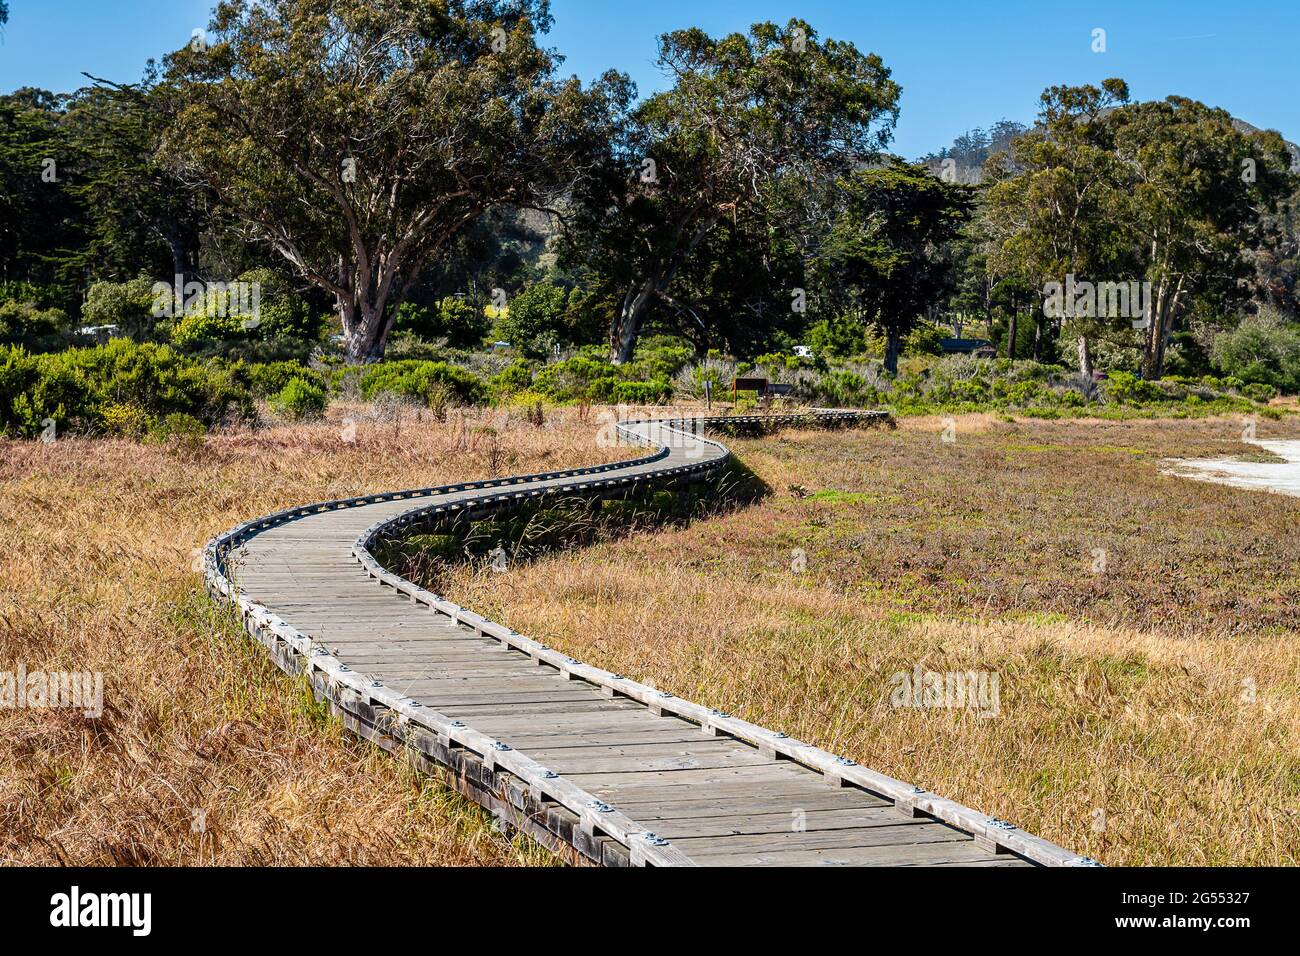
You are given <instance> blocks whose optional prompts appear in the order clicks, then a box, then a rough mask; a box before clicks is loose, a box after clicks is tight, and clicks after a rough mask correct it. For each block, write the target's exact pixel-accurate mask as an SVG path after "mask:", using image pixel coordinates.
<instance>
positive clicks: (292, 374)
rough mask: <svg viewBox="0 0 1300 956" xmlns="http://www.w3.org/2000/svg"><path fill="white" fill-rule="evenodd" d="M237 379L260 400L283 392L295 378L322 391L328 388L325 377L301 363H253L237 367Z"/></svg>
mask: <svg viewBox="0 0 1300 956" xmlns="http://www.w3.org/2000/svg"><path fill="white" fill-rule="evenodd" d="M235 377H236V379H237V380H238V381H240V382H241V383H242V384H244V385H245V386H246V387H247V388H248V389H249V391H251V392H252V393H253V394H254V395H257V396H258V397H260V398H267V397H269V396H271V395H275V394H277V393H279V392H281V391H283V390H284V387H285V386H286V385H288V384H289V382H290V381H292V380H293V379H295V378H299V379H302V380H303V381H305V382H310V383H311V384H312V385H314V386H316V387H317V388H319V389H320V390H321V391H325V390H326V389H327V387H328V386H327V384H326V382H325V376H323V375H321V374H320V373H319V372H314V371H312V370H311V369H309V368H308V367H307V366H305V365H303V364H302V363H301V362H253V363H249V364H247V365H240V366H236V368H235Z"/></svg>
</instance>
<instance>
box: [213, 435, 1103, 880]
mask: <svg viewBox="0 0 1300 956" xmlns="http://www.w3.org/2000/svg"><path fill="white" fill-rule="evenodd" d="M814 418H815V420H816V422H817V423H818V424H825V425H854V424H870V423H874V422H876V421H877V420H878V419H879V418H880V416H879V415H878V414H876V413H858V412H817V413H815V416H814ZM808 423H809V418H808V416H786V417H767V418H759V417H731V418H728V419H725V420H723V419H687V420H680V419H678V420H665V421H643V422H625V423H622V424H620V425H619V430H620V432H621V433H622V435H623V436H624V437H626V438H628V439H630V440H632V441H635V442H639V443H642V444H646V445H649V446H651V447H653V448H655V449H656V450H655V451H654V452H653V453H652V454H648V455H645V456H643V457H640V458H636V459H632V460H630V461H624V462H617V463H613V464H606V465H600V466H597V467H594V468H586V469H578V470H569V471H562V472H551V473H546V474H537V475H526V476H517V477H511V478H503V479H494V480H491V481H484V482H471V483H465V484H457V485H449V486H444V487H440V488H426V489H417V490H410V491H400V492H393V493H389V494H383V495H373V496H365V497H360V498H350V499H344V500H339V501H330V502H323V503H319V504H312V505H307V506H303V507H300V508H293V509H289V510H287V511H283V512H278V513H276V514H272V515H268V516H266V517H263V518H259V519H257V520H255V521H252V522H249V523H247V524H244V525H241V526H239V527H237V528H235V529H233V530H231V531H230V532H227V533H226V534H224V535H222V536H221V537H219V538H217V539H214V541H212V542H211V543H210V544H209V546H208V548H207V550H206V553H205V557H204V567H205V576H206V578H207V582H208V587H209V590H210V591H211V593H213V594H214V595H215V596H219V597H221V598H223V599H225V600H227V601H229V602H230V603H231V604H232V605H233V606H234V607H235V608H236V609H237V610H238V613H239V615H240V617H241V619H242V621H243V624H244V627H245V629H246V630H247V631H248V632H249V633H250V634H251V635H253V636H254V637H256V638H257V639H258V640H259V641H261V642H262V643H263V644H264V645H265V646H266V648H267V649H268V650H269V651H270V652H271V654H272V655H273V657H274V658H275V660H276V662H277V663H278V664H279V665H280V666H281V667H282V668H284V669H285V670H287V671H289V672H292V673H300V672H305V673H306V675H307V677H308V679H309V680H310V681H311V684H312V686H313V688H314V690H315V692H316V693H317V695H318V696H320V697H321V698H324V699H328V700H329V701H330V703H331V706H332V708H333V709H334V711H335V712H336V713H337V714H338V715H339V716H341V717H342V719H343V721H344V722H345V724H346V725H347V726H348V727H349V728H350V729H351V730H353V731H355V732H356V733H358V734H360V735H362V736H364V737H366V738H368V739H370V740H372V741H374V742H376V743H377V744H379V745H380V746H382V747H384V748H386V749H389V750H391V751H395V752H401V753H404V754H405V755H406V756H407V757H408V758H409V759H411V760H412V761H413V762H415V763H416V764H417V765H419V766H421V767H423V768H425V769H429V770H435V769H438V768H444V769H449V770H450V771H452V776H453V778H454V780H453V782H454V785H455V786H456V788H457V789H458V790H460V791H461V792H462V793H464V794H466V795H467V796H469V797H471V798H472V799H474V800H476V801H477V802H479V803H481V804H482V805H484V806H486V807H488V808H489V809H490V810H492V811H493V812H494V813H495V814H496V815H497V816H498V818H500V819H501V820H502V822H503V824H505V825H507V826H509V827H514V828H517V829H520V830H522V831H524V832H526V833H528V834H529V835H530V836H532V837H533V838H535V839H536V840H538V841H539V842H540V843H542V844H543V845H545V846H547V847H549V848H550V849H552V850H555V851H556V852H558V853H560V854H561V855H563V856H565V857H566V858H569V859H571V860H574V861H589V862H595V863H600V864H605V865H628V864H631V865H656V866H663V865H696V864H705V865H707V864H717V865H763V864H778V865H779V864H807V865H818V864H830V865H936V866H953V865H969V866H1025V865H1034V864H1038V865H1090V864H1091V863H1092V861H1091V860H1088V859H1087V858H1084V857H1081V856H1079V855H1077V854H1074V853H1071V852H1069V851H1066V850H1064V849H1062V848H1060V847H1058V846H1056V845H1054V844H1051V843H1049V842H1047V841H1045V840H1042V839H1039V838H1037V837H1034V836H1032V835H1031V834H1028V833H1025V832H1023V831H1021V830H1019V829H1018V828H1017V827H1015V826H1014V825H1012V824H1010V823H1008V822H1006V821H1002V820H998V819H995V818H993V817H989V816H987V815H985V814H981V813H979V812H977V811H975V810H972V809H970V808H968V807H965V806H962V805H960V804H957V803H955V802H953V801H950V800H946V799H944V798H942V797H939V796H936V795H934V794H931V793H928V792H925V791H923V790H921V789H920V788H918V787H914V786H911V785H909V784H906V783H904V782H902V781H899V780H895V779H893V778H890V777H887V776H884V775H882V774H879V773H876V772H874V771H872V770H870V769H868V768H866V767H862V766H859V765H857V764H855V763H854V762H853V761H851V760H846V759H844V758H839V757H836V756H835V755H834V754H831V753H828V752H826V751H824V750H821V749H818V748H816V747H813V746H810V745H808V744H804V743H802V742H800V741H797V740H794V739H792V738H790V737H787V736H786V735H785V734H782V733H780V732H779V731H773V730H769V729H767V728H764V727H760V726H757V725H755V724H751V723H748V722H746V721H743V720H739V719H737V718H734V717H732V716H730V715H729V714H726V713H721V712H718V711H716V710H710V709H708V708H705V707H702V706H700V705H698V704H694V703H692V702H690V701H687V700H683V699H680V698H677V697H674V696H673V695H671V694H669V693H667V692H662V691H658V690H656V689H654V688H652V687H649V686H646V685H644V684H639V683H636V682H633V681H630V680H626V679H625V678H623V677H621V676H620V675H618V674H614V673H611V672H609V671H605V670H602V669H600V668H595V667H591V666H587V665H584V664H582V663H581V662H579V661H577V660H576V659H574V658H571V657H567V656H565V655H563V654H560V653H559V652H556V651H554V650H553V649H551V648H549V647H547V646H545V645H543V644H541V643H539V642H536V641H533V640H531V639H529V638H527V637H525V636H523V635H521V634H518V633H516V632H514V631H512V630H510V629H509V628H506V627H504V626H502V625H499V624H496V623H494V622H491V621H488V620H486V619H484V618H483V617H481V616H479V615H477V614H475V613H474V612H472V611H470V610H468V609H465V608H462V607H460V606H458V605H456V604H454V603H452V602H450V601H446V600H444V599H442V598H441V597H439V596H438V595H435V594H432V593H430V592H428V591H425V590H423V589H421V588H419V587H417V586H416V585H414V584H412V583H410V582H409V581H406V580H405V579H403V578H400V577H398V576H397V575H395V574H392V573H391V572H389V571H388V570H386V569H385V568H383V567H382V566H380V565H379V564H378V562H377V561H376V560H375V559H374V557H373V556H372V555H371V549H372V547H373V546H374V545H375V543H376V542H377V541H378V540H380V539H381V538H389V537H394V536H400V535H401V534H402V533H403V530H404V529H409V528H412V527H415V526H417V525H419V524H420V523H421V522H428V521H430V520H437V519H439V518H442V517H449V516H452V515H455V514H458V513H468V514H470V515H472V516H475V517H478V516H482V515H487V514H498V513H502V512H506V513H509V512H511V511H516V510H519V509H521V508H524V507H528V506H531V505H533V504H536V503H537V502H538V501H539V500H541V499H543V498H544V497H546V496H553V495H557V494H560V493H563V494H564V495H566V496H573V495H578V496H590V497H618V496H625V495H628V494H630V493H633V492H634V491H636V490H638V489H644V488H646V487H655V488H659V487H665V486H671V485H674V484H680V483H684V482H689V481H692V480H698V479H700V478H707V477H711V476H715V475H717V474H718V473H719V471H720V470H721V469H722V468H723V467H724V466H725V465H726V463H727V460H728V458H729V452H728V451H727V449H726V448H725V447H724V446H723V445H721V444H720V443H718V442H716V441H713V440H711V439H708V438H705V437H703V435H702V434H700V432H701V431H702V430H703V429H705V428H708V427H711V426H721V425H723V424H725V425H726V426H728V427H733V428H734V427H737V426H739V427H760V428H771V427H779V426H781V425H786V424H791V425H793V424H805V425H806V424H808Z"/></svg>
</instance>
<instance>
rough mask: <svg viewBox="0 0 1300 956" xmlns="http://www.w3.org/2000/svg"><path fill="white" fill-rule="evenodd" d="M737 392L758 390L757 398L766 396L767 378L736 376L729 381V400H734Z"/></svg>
mask: <svg viewBox="0 0 1300 956" xmlns="http://www.w3.org/2000/svg"><path fill="white" fill-rule="evenodd" d="M737 392H758V397H759V398H765V397H766V396H767V379H765V378H737V379H736V380H735V381H733V382H732V383H731V400H732V401H733V402H734V401H735V400H736V393H737Z"/></svg>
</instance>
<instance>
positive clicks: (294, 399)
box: [271, 378, 329, 421]
mask: <svg viewBox="0 0 1300 956" xmlns="http://www.w3.org/2000/svg"><path fill="white" fill-rule="evenodd" d="M328 404H329V398H328V397H327V396H326V394H325V390H324V389H323V388H321V387H320V386H319V385H316V384H314V383H313V382H309V381H307V379H305V378H292V379H290V380H289V382H288V384H287V385H285V386H284V388H282V389H281V390H280V391H279V392H278V393H277V394H276V395H274V396H272V398H271V407H272V408H274V409H275V410H276V412H278V413H279V414H280V415H282V416H284V417H285V418H287V419H289V420H290V421H304V420H307V419H314V418H320V417H321V416H322V415H324V414H325V408H326V406H327V405H328Z"/></svg>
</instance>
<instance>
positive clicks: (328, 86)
mask: <svg viewBox="0 0 1300 956" xmlns="http://www.w3.org/2000/svg"><path fill="white" fill-rule="evenodd" d="M549 24H550V14H549V10H548V7H547V4H546V2H545V0H527V2H518V0H331V2H328V3H324V2H319V0H269V2H266V3H252V2H249V0H224V2H222V3H221V4H220V5H219V6H218V7H217V10H216V13H215V15H214V17H213V20H212V24H211V28H210V31H209V34H208V35H207V37H204V38H199V40H197V41H196V42H195V43H193V44H191V45H190V46H188V47H186V48H185V49H183V50H180V51H178V52H176V53H174V54H172V55H171V56H170V57H169V58H168V66H169V77H170V78H171V79H173V80H175V81H176V82H178V83H179V84H182V87H181V88H182V91H183V95H184V96H185V100H186V102H185V105H184V106H183V107H182V109H181V110H180V111H179V112H178V115H177V116H176V119H175V121H174V122H173V124H172V126H171V128H170V129H169V131H168V135H167V138H166V142H165V144H164V151H165V153H166V155H168V156H170V157H172V158H173V161H174V165H175V169H176V170H177V172H178V174H180V175H182V176H185V177H187V178H189V179H191V180H193V181H196V182H201V183H204V184H206V185H207V186H209V187H210V188H211V189H212V190H213V191H214V192H215V193H216V194H217V195H218V196H219V197H220V198H221V201H222V202H223V203H224V204H225V205H226V206H228V207H229V208H230V209H231V210H232V211H233V212H234V214H235V215H236V216H237V217H238V219H239V220H240V221H241V222H242V223H243V224H244V226H245V227H246V229H247V234H248V236H249V237H250V238H252V239H254V240H256V241H259V242H263V243H266V244H268V245H269V246H270V247H271V248H273V249H275V250H276V251H277V252H278V253H279V254H280V255H282V256H284V257H285V259H287V260H288V261H289V263H291V264H292V266H293V267H294V269H295V270H297V272H298V273H299V274H300V275H301V276H302V277H303V278H305V279H306V280H308V281H310V282H312V283H313V284H315V285H316V286H318V287H319V288H321V289H323V290H325V291H327V292H328V293H330V294H331V295H332V296H333V297H334V299H335V302H336V306H337V308H338V311H339V314H340V317H341V320H342V325H343V331H344V335H345V336H346V339H347V356H348V359H349V360H350V361H354V362H355V361H366V360H372V359H375V358H378V357H380V356H382V354H383V350H384V345H385V342H386V340H387V336H388V333H389V331H390V329H391V326H392V322H393V319H394V316H395V310H396V307H397V305H398V304H399V303H401V302H402V301H403V299H404V298H405V297H406V296H407V294H408V293H409V291H410V290H411V288H412V286H413V285H414V284H415V283H416V282H417V281H418V279H419V277H420V273H421V270H422V269H423V267H424V266H426V265H427V264H428V263H429V262H430V261H431V260H432V259H433V258H434V257H435V256H437V255H439V254H441V253H443V252H445V251H446V250H447V248H448V247H449V245H450V244H451V242H452V241H453V240H454V239H455V238H456V237H457V236H458V235H459V234H460V233H461V232H462V231H463V230H464V229H465V228H466V227H467V226H468V225H469V224H471V223H473V222H474V221H475V220H476V219H477V218H478V217H480V216H482V215H483V214H484V212H485V211H487V210H489V209H492V208H494V207H497V206H500V205H504V204H509V205H513V206H520V207H527V206H538V205H545V204H547V203H549V202H550V201H552V200H553V199H554V198H555V197H556V196H557V195H559V194H560V193H562V192H563V191H564V190H566V189H568V188H571V187H572V185H573V180H574V178H575V177H577V176H578V175H579V174H580V172H581V171H582V170H583V169H584V168H585V167H586V166H588V165H590V164H591V163H592V161H593V156H594V155H598V154H599V153H600V152H601V151H602V150H604V149H606V148H607V144H608V135H607V133H606V132H605V129H606V128H607V126H608V125H609V122H610V121H611V116H613V115H614V114H617V112H618V111H619V110H620V109H621V108H623V106H624V105H625V104H626V101H627V97H628V95H629V92H628V87H627V84H626V83H625V81H623V80H622V79H621V78H620V77H617V76H613V75H611V76H609V77H607V78H606V79H605V80H604V81H602V82H601V83H600V84H598V85H597V86H596V87H594V88H592V89H590V90H584V89H583V88H582V86H581V85H580V84H579V83H578V81H577V80H576V79H569V80H557V79H555V76H554V73H555V65H556V64H555V60H554V58H553V57H552V55H551V54H550V53H548V52H547V51H545V50H543V49H542V48H541V47H539V46H538V44H537V37H538V34H539V32H542V31H545V30H546V29H547V28H548V27H549Z"/></svg>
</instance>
